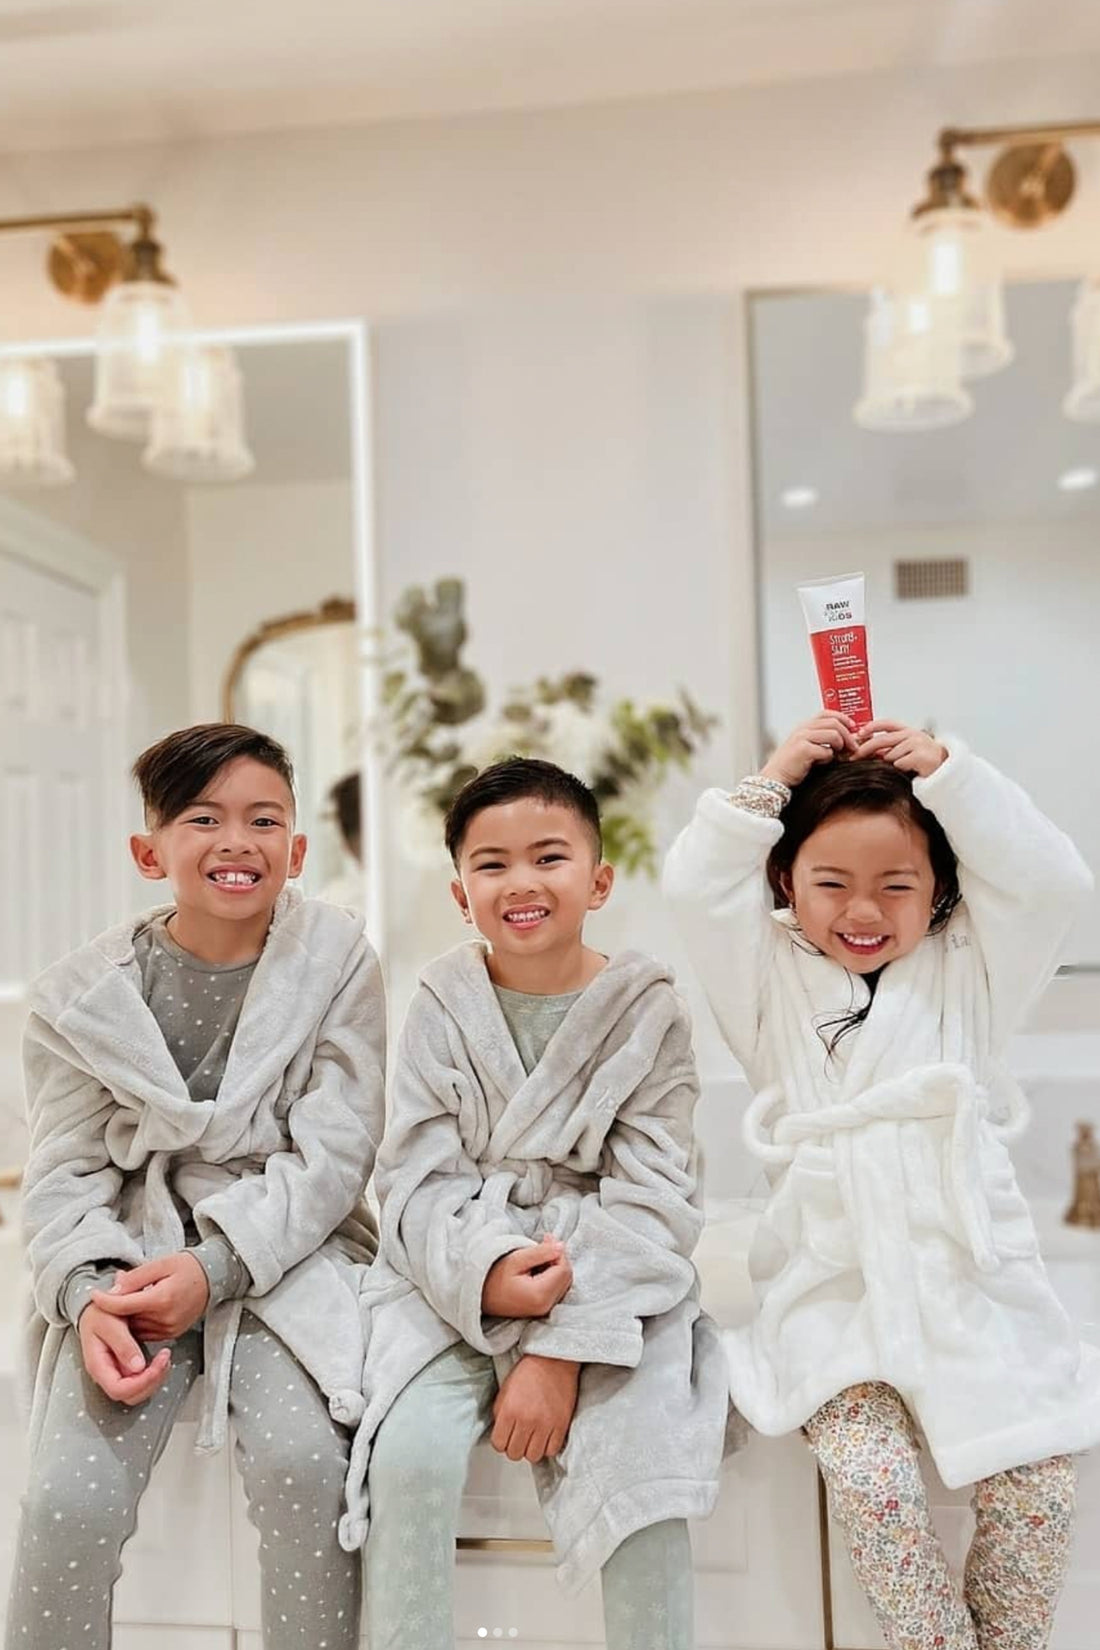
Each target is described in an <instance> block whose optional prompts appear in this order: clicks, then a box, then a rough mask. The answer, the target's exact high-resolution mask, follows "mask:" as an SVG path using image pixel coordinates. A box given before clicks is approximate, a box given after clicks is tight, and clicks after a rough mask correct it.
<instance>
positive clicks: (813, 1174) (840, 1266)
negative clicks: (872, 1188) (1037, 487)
mask: <svg viewBox="0 0 1100 1650" xmlns="http://www.w3.org/2000/svg"><path fill="white" fill-rule="evenodd" d="M785 1189H786V1190H787V1191H788V1194H789V1196H790V1197H791V1199H792V1201H793V1202H794V1204H795V1205H796V1207H797V1208H798V1211H799V1215H800V1220H801V1238H802V1245H803V1246H804V1248H805V1249H806V1250H808V1251H809V1253H810V1254H812V1255H813V1256H814V1258H815V1259H816V1260H819V1261H822V1262H823V1263H824V1264H825V1265H826V1266H831V1267H835V1268H836V1270H837V1271H840V1272H846V1271H849V1270H851V1269H852V1268H853V1267H855V1266H857V1265H858V1264H859V1254H858V1250H857V1247H856V1240H855V1234H854V1233H853V1231H852V1220H851V1215H850V1214H849V1212H848V1210H847V1209H846V1208H845V1205H844V1201H843V1199H842V1197H841V1195H840V1187H839V1185H838V1183H837V1177H836V1161H835V1158H834V1155H833V1149H832V1147H831V1146H818V1145H813V1144H811V1143H809V1142H803V1144H802V1145H800V1146H799V1147H798V1149H797V1151H796V1153H795V1157H794V1162H793V1163H792V1164H791V1167H790V1170H789V1172H788V1176H787V1185H786V1188H785Z"/></svg>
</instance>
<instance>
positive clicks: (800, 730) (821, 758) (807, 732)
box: [760, 710, 856, 786]
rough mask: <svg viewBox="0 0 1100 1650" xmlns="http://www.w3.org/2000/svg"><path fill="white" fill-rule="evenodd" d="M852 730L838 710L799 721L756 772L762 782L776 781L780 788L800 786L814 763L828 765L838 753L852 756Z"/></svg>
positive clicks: (854, 746) (849, 718) (853, 730)
mask: <svg viewBox="0 0 1100 1650" xmlns="http://www.w3.org/2000/svg"><path fill="white" fill-rule="evenodd" d="M855 728H856V725H855V723H854V722H853V720H852V718H851V717H850V716H844V715H842V713H841V712H840V711H834V710H826V711H822V713H821V715H820V716H814V717H812V718H811V720H810V721H809V722H800V723H799V725H798V727H797V728H795V729H794V731H793V733H789V734H788V735H787V737H786V739H784V741H783V743H782V744H781V745H780V746H779V748H778V750H776V751H774V752H773V753H772V755H771V756H769V758H768V760H767V762H765V764H764V766H763V767H762V768H761V770H760V772H761V773H762V774H763V775H764V777H765V779H778V780H779V781H780V783H781V784H783V785H790V786H794V785H801V783H802V781H803V780H804V779H805V777H806V775H807V774H808V773H809V771H810V769H811V768H812V767H814V766H815V764H816V763H818V762H831V761H832V760H833V757H834V756H837V755H839V753H840V752H841V751H848V752H849V753H850V754H854V752H855V749H856V741H855Z"/></svg>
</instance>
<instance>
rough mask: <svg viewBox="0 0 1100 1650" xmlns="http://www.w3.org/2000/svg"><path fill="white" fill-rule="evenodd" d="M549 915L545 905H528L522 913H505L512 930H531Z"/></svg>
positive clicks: (506, 920)
mask: <svg viewBox="0 0 1100 1650" xmlns="http://www.w3.org/2000/svg"><path fill="white" fill-rule="evenodd" d="M549 915H550V912H549V911H548V910H547V908H546V906H545V905H526V906H524V908H523V910H522V911H505V913H504V920H505V922H506V923H508V924H509V926H510V927H512V928H529V927H531V925H532V924H533V923H536V922H541V921H542V919H543V918H544V917H548V916H549Z"/></svg>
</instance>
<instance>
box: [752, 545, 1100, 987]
mask: <svg viewBox="0 0 1100 1650" xmlns="http://www.w3.org/2000/svg"><path fill="white" fill-rule="evenodd" d="M1096 551H1097V545H1096V528H1095V525H1094V524H1092V523H1089V522H1085V521H1079V522H1072V521H1062V522H1056V521H1045V522H1016V523H1013V524H1011V525H1003V524H999V525H973V524H965V523H961V524H959V525H958V526H955V527H935V528H920V529H916V528H912V529H907V530H905V531H900V530H895V531H893V532H879V533H845V534H843V535H838V536H835V537H830V536H828V535H823V536H814V537H812V538H810V537H807V536H802V537H800V538H797V539H780V538H774V539H769V540H768V541H767V543H766V544H765V545H764V546H763V550H762V568H763V576H764V655H763V657H764V687H765V699H764V708H765V721H766V725H767V728H768V731H769V732H770V733H771V734H773V736H774V737H776V738H780V737H782V735H783V733H784V732H786V731H787V730H788V729H789V728H791V727H792V726H794V724H795V723H796V722H798V721H801V720H803V718H804V717H806V716H807V715H810V714H812V713H813V711H814V709H815V708H816V706H817V705H818V703H819V702H820V701H819V696H818V689H817V680H816V677H815V675H814V670H813V663H812V659H811V655H810V648H809V644H808V641H807V638H806V630H805V625H804V623H803V620H802V613H801V608H800V606H799V603H798V599H797V596H796V593H795V587H796V586H797V585H798V584H799V583H802V582H804V581H805V580H806V579H811V578H820V577H828V576H829V574H831V573H836V572H845V571H849V570H853V569H855V568H862V569H864V571H865V572H866V574H867V591H868V604H869V605H868V623H869V628H870V648H871V670H872V684H871V685H872V691H873V694H874V701H875V710H876V713H877V714H878V715H880V716H896V717H898V718H900V719H901V720H903V721H909V722H913V723H915V724H916V725H917V726H924V725H926V724H930V725H933V726H935V727H936V728H938V729H940V730H941V731H954V732H956V733H959V734H961V735H962V736H963V737H964V738H965V739H966V740H967V741H968V742H969V743H970V744H971V745H972V746H973V747H974V748H975V749H976V750H978V751H979V752H980V753H981V754H983V755H985V756H988V757H989V758H990V760H991V761H993V762H995V763H996V764H997V765H998V766H999V767H1001V768H1003V769H1004V770H1005V771H1006V772H1008V773H1010V774H1011V775H1012V776H1013V777H1014V778H1016V779H1018V780H1019V781H1020V783H1021V784H1023V785H1024V786H1025V787H1026V788H1027V789H1028V790H1029V791H1030V792H1031V793H1032V795H1033V796H1034V797H1035V798H1036V800H1037V801H1038V802H1039V803H1040V804H1041V806H1042V807H1043V808H1044V810H1045V811H1046V812H1048V813H1049V814H1050V815H1051V817H1052V818H1054V819H1055V820H1056V821H1057V822H1058V823H1059V824H1060V825H1061V826H1062V827H1063V829H1065V830H1067V831H1069V832H1070V834H1071V835H1072V836H1073V837H1074V839H1075V840H1076V842H1077V843H1078V845H1079V847H1080V848H1081V851H1082V853H1084V855H1085V857H1086V858H1087V859H1088V860H1089V862H1090V864H1091V865H1092V867H1093V869H1094V870H1095V871H1096V872H1097V873H1098V874H1100V769H1098V767H1097V761H1096V754H1097V741H1096V738H1095V736H1094V735H1092V733H1091V722H1090V718H1091V716H1092V714H1093V707H1094V706H1095V704H1096V693H1097V685H1098V680H1100V670H1098V667H1097V642H1096V615H1097V613H1100V559H1098V557H1097V553H1096ZM955 556H960V557H963V558H965V559H966V560H967V561H968V562H969V563H970V576H971V593H970V595H969V596H967V597H962V598H958V599H952V600H937V601H918V602H898V601H897V600H896V599H895V597H894V594H893V576H892V566H893V563H894V561H895V560H898V559H905V558H909V557H914V558H924V557H932V558H935V557H945V558H948V557H955ZM1065 956H1066V960H1067V961H1075V962H1084V961H1088V962H1094V963H1096V962H1100V901H1098V900H1097V899H1096V898H1093V900H1091V901H1090V902H1089V903H1088V906H1087V908H1086V909H1084V910H1082V912H1081V915H1080V918H1079V921H1078V924H1077V927H1076V929H1075V932H1074V934H1073V936H1072V938H1071V939H1070V941H1069V942H1068V944H1067V948H1066V953H1065Z"/></svg>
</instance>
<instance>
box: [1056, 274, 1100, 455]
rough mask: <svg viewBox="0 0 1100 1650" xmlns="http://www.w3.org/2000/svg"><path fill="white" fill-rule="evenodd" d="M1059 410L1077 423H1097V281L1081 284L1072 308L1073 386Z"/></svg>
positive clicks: (1099, 345)
mask: <svg viewBox="0 0 1100 1650" xmlns="http://www.w3.org/2000/svg"><path fill="white" fill-rule="evenodd" d="M1062 410H1063V411H1064V413H1065V415H1066V417H1067V418H1073V419H1076V420H1077V421H1078V422H1079V423H1082V424H1097V423H1100V279H1097V280H1092V281H1082V283H1081V290H1080V291H1079V293H1078V294H1077V302H1076V303H1075V304H1074V306H1073V384H1072V386H1071V388H1070V392H1069V394H1068V395H1067V396H1066V399H1065V401H1064V403H1063V407H1062Z"/></svg>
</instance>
